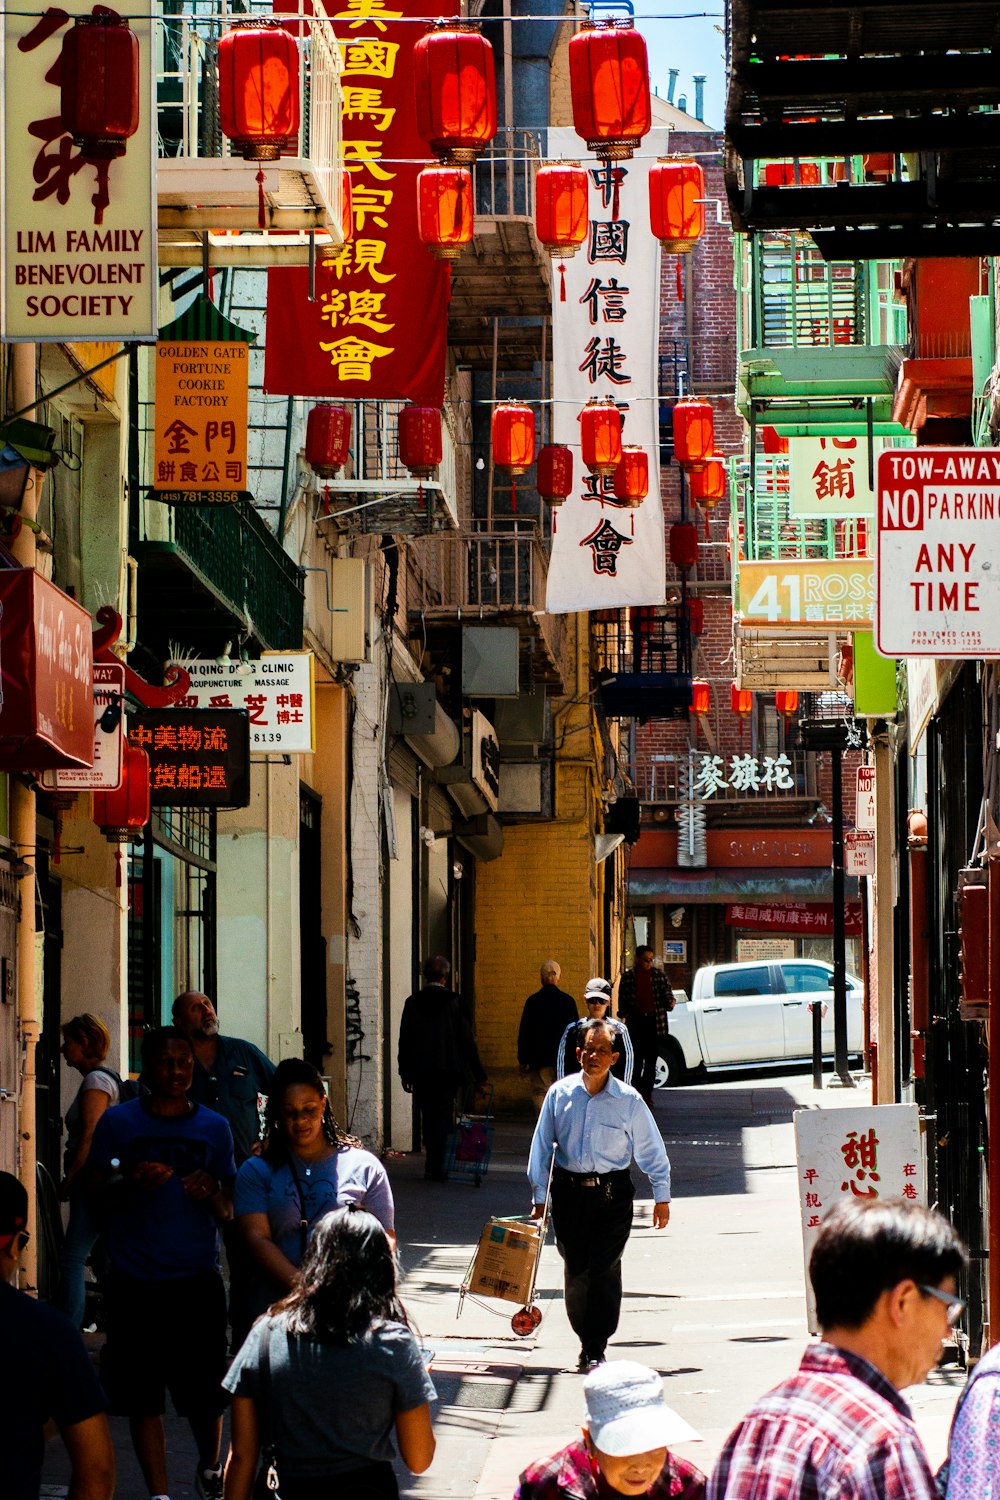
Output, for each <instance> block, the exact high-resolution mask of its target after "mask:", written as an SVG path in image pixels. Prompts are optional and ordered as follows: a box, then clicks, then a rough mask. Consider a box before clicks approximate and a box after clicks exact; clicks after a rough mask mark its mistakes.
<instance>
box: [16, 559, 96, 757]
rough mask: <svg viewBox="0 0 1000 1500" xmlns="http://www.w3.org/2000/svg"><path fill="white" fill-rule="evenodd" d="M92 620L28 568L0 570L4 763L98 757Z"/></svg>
mask: <svg viewBox="0 0 1000 1500" xmlns="http://www.w3.org/2000/svg"><path fill="white" fill-rule="evenodd" d="M93 639H94V638H93V621H92V620H91V618H90V615H89V614H88V613H87V611H86V610H85V609H83V608H82V606H81V605H79V604H77V602H76V600H75V599H71V598H70V597H69V595H68V594H64V593H63V592H62V590H61V589H57V588H56V586H55V584H54V583H49V582H47V580H46V579H44V578H42V577H41V576H40V575H39V574H38V573H35V572H34V571H33V570H32V569H31V568H15V569H11V570H9V571H4V572H0V769H2V770H4V771H42V770H50V769H53V768H54V769H57V770H60V769H62V768H63V767H70V766H90V765H93V760H94V716H93V707H94V653H93Z"/></svg>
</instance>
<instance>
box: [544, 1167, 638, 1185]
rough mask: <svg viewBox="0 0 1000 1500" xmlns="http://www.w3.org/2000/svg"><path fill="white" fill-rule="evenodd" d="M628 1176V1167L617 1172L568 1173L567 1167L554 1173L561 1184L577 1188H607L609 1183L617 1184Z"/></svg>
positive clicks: (559, 1168) (558, 1168) (557, 1169)
mask: <svg viewBox="0 0 1000 1500" xmlns="http://www.w3.org/2000/svg"><path fill="white" fill-rule="evenodd" d="M628 1175H629V1171H628V1168H627V1167H622V1168H621V1169H620V1170H618V1171H615V1172H568V1171H567V1170H566V1168H565V1167H556V1169H555V1173H554V1176H555V1177H556V1178H557V1179H558V1180H559V1181H560V1182H565V1183H566V1184H567V1185H568V1186H569V1187H575V1188H599V1187H607V1186H608V1184H609V1183H612V1182H617V1181H618V1180H619V1179H620V1178H622V1177H628Z"/></svg>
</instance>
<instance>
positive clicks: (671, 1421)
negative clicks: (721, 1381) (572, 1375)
mask: <svg viewBox="0 0 1000 1500" xmlns="http://www.w3.org/2000/svg"><path fill="white" fill-rule="evenodd" d="M583 1399H584V1401H585V1402H586V1407H587V1415H586V1422H585V1425H586V1428H587V1431H588V1432H589V1433H590V1440H591V1442H592V1443H593V1444H594V1447H595V1448H599V1449H600V1451H601V1452H602V1453H608V1454H610V1455H611V1457H612V1458H627V1457H629V1456H630V1455H631V1454H634V1453H651V1452H652V1451H653V1449H654V1448H670V1447H672V1445H673V1444H674V1443H690V1442H698V1441H700V1439H699V1436H698V1433H696V1432H695V1430H694V1428H693V1427H689V1426H688V1424H687V1422H685V1420H684V1418H683V1417H681V1416H679V1415H678V1413H677V1412H675V1411H672V1410H671V1408H670V1407H669V1406H668V1405H667V1403H666V1401H664V1399H663V1381H662V1380H661V1379H660V1377H659V1375H658V1374H657V1373H656V1371H655V1370H650V1369H648V1368H647V1367H646V1365H640V1364H635V1363H634V1362H633V1361H632V1360H627V1359H616V1360H611V1361H610V1362H609V1363H608V1364H603V1365H598V1366H597V1368H596V1369H595V1370H591V1372H590V1374H589V1375H588V1376H587V1378H586V1380H585V1381H584V1382H583Z"/></svg>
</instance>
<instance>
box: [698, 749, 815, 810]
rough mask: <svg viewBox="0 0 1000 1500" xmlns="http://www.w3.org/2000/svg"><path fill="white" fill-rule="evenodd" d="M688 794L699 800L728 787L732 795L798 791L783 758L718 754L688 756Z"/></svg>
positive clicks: (787, 763)
mask: <svg viewBox="0 0 1000 1500" xmlns="http://www.w3.org/2000/svg"><path fill="white" fill-rule="evenodd" d="M691 770H692V773H693V776H692V782H691V795H692V797H697V798H700V799H703V800H707V799H708V798H709V797H714V796H715V794H716V792H722V791H725V789H726V787H732V789H733V791H734V792H743V793H747V792H794V791H796V790H798V788H797V786H796V782H795V778H794V776H793V775H792V763H791V761H790V760H789V759H788V756H787V755H764V756H762V757H760V758H758V757H757V756H756V755H731V756H730V757H729V764H728V766H727V764H726V762H725V761H724V760H723V758H722V756H721V755H693V756H692V757H691Z"/></svg>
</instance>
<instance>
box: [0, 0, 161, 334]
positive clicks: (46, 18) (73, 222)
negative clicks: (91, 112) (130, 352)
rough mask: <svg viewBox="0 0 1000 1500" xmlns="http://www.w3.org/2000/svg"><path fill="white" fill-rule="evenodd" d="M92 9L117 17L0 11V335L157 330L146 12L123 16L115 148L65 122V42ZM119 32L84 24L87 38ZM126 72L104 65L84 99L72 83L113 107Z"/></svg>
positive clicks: (68, 6)
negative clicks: (130, 91) (0, 116)
mask: <svg viewBox="0 0 1000 1500" xmlns="http://www.w3.org/2000/svg"><path fill="white" fill-rule="evenodd" d="M140 10H141V7H140ZM98 16H108V17H111V19H112V21H116V20H117V19H118V18H117V16H116V14H115V12H113V11H109V10H107V8H105V7H101V6H97V5H92V4H90V3H88V0H64V3H62V4H61V5H60V6H59V7H58V8H57V9H56V8H51V7H50V8H49V9H47V10H44V9H42V8H40V7H35V8H34V9H33V8H32V7H31V6H21V7H20V10H19V11H16V10H15V11H11V10H8V11H6V12H5V15H4V20H3V38H4V66H3V70H2V75H3V76H2V87H3V111H4V124H3V144H4V149H3V152H2V155H0V173H2V192H3V205H4V229H3V297H2V309H0V332H2V337H3V338H4V339H7V340H11V341H14V342H25V341H27V342H31V343H36V342H53V341H59V342H62V341H65V340H70V341H74V342H75V341H80V340H83V341H87V340H91V339H93V340H109V339H154V338H155V337H156V291H157V268H156V186H155V184H156V177H155V165H156V163H155V156H156V145H155V140H156V138H155V134H154V129H153V125H154V117H155V103H154V101H155V81H154V72H153V67H154V63H153V45H152V32H153V25H154V20H153V17H152V16H151V15H140V14H132V13H130V14H129V16H128V27H129V28H131V31H132V33H134V35H135V37H136V38H137V39H138V78H137V99H136V101H135V102H136V105H137V117H138V126H137V128H136V129H135V130H134V131H133V132H131V133H128V134H127V139H123V140H122V141H121V143H120V144H118V145H115V146H109V145H108V146H103V147H102V144H101V143H100V142H98V143H97V144H96V145H95V143H94V142H93V141H90V142H88V143H87V144H85V145H82V146H81V145H78V144H76V142H75V140H74V137H73V136H72V135H70V134H69V132H68V131H67V129H66V128H65V126H64V124H63V109H64V107H65V106H66V94H67V89H66V82H67V80H66V79H65V78H63V77H62V73H63V67H64V47H65V46H69V48H70V49H71V54H70V55H71V56H76V53H73V52H72V48H73V46H74V43H75V42H76V41H77V39H78V36H77V34H78V33H79V32H80V28H78V27H74V21H75V20H76V18H77V17H87V18H91V17H98ZM123 30H124V27H118V26H115V25H104V26H101V25H99V24H98V25H94V26H92V27H88V28H87V31H88V33H89V36H88V38H87V40H88V45H89V46H92V45H99V44H100V38H101V33H102V32H108V33H112V34H113V39H114V40H119V39H120V34H121V32H122V31H123ZM68 39H71V40H68ZM66 69H67V71H69V72H73V71H74V70H75V69H77V64H74V63H72V62H70V63H67V64H66ZM129 73H130V70H129V69H128V68H122V67H120V66H118V64H117V63H115V64H114V65H113V66H112V65H111V64H109V76H111V77H112V79H113V86H109V88H108V89H107V90H106V91H105V90H104V89H95V90H94V91H93V94H94V98H91V99H89V100H84V99H83V96H82V91H81V90H77V94H78V95H79V96H80V98H79V99H78V101H77V102H78V103H79V104H81V105H82V104H89V107H90V108H96V107H98V105H99V106H100V107H103V108H106V109H109V110H110V111H111V112H113V111H114V109H116V108H117V109H121V107H122V99H121V97H120V96H121V94H122V90H123V88H124V89H127V88H128V86H129V85H130V83H131V82H132V78H131V77H130V76H129ZM70 81H72V80H70ZM61 83H62V87H61V86H60V85H61ZM95 100H96V103H95ZM113 152H114V153H117V154H113ZM91 363H97V361H96V360H92V361H91Z"/></svg>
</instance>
